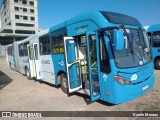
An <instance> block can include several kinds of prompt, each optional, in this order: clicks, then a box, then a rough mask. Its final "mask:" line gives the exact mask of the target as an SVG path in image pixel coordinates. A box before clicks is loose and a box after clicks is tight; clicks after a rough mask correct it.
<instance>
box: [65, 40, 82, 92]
mask: <svg viewBox="0 0 160 120" xmlns="http://www.w3.org/2000/svg"><path fill="white" fill-rule="evenodd" d="M64 48H65V59H66V71H67V80H68V93H71V92H74V91H77V90H80V89H81V88H82V79H81V71H80V60H79V54H78V50H79V47H78V45H77V43H76V41H75V39H74V38H73V37H64Z"/></svg>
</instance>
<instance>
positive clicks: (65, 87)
mask: <svg viewBox="0 0 160 120" xmlns="http://www.w3.org/2000/svg"><path fill="white" fill-rule="evenodd" d="M60 84H61V89H62V91H63V92H64V93H66V94H67V92H68V83H67V76H66V75H65V74H61V76H60Z"/></svg>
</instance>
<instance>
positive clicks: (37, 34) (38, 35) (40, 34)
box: [16, 29, 49, 44]
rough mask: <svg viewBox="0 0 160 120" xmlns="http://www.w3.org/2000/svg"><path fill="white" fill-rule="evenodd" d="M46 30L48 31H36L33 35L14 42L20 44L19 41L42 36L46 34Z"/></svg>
mask: <svg viewBox="0 0 160 120" xmlns="http://www.w3.org/2000/svg"><path fill="white" fill-rule="evenodd" d="M48 31H49V29H46V30H42V31H40V32H38V33H36V34H34V35H31V36H29V37H28V38H26V39H24V40H22V41H17V42H16V43H17V44H21V43H24V42H27V41H29V40H31V39H34V38H37V37H40V36H42V35H45V34H47V33H48Z"/></svg>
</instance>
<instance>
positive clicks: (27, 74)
mask: <svg viewBox="0 0 160 120" xmlns="http://www.w3.org/2000/svg"><path fill="white" fill-rule="evenodd" d="M25 71H26V76H27V78H28V80H31V79H32V78H31V73H30V71H29V69H28V67H26V69H25Z"/></svg>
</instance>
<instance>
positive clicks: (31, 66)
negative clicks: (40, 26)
mask: <svg viewBox="0 0 160 120" xmlns="http://www.w3.org/2000/svg"><path fill="white" fill-rule="evenodd" d="M27 48H28V57H29V70H30V76H31V78H33V77H36V66H35V61H34V59H35V58H34V46H33V44H30V45H27Z"/></svg>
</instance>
